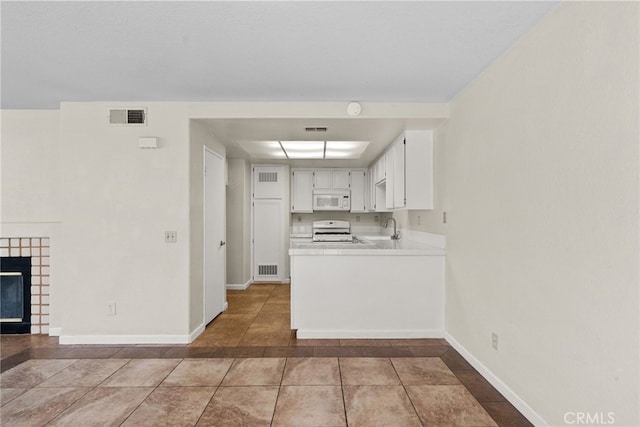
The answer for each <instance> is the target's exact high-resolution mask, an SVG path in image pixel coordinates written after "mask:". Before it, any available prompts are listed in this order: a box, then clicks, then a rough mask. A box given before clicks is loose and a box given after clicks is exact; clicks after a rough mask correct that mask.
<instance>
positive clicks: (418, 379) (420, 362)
mask: <svg viewBox="0 0 640 427" xmlns="http://www.w3.org/2000/svg"><path fill="white" fill-rule="evenodd" d="M391 363H392V364H393V366H394V367H395V368H396V372H397V373H398V375H399V376H400V381H402V384H404V385H450V384H454V385H458V384H460V381H458V378H456V376H455V375H454V374H453V372H451V370H450V369H449V368H448V367H447V365H445V364H444V362H443V361H442V360H440V358H439V357H401V358H395V357H393V358H391Z"/></svg>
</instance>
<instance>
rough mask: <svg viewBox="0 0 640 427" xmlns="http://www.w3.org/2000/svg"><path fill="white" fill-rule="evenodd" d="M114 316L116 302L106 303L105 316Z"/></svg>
mask: <svg viewBox="0 0 640 427" xmlns="http://www.w3.org/2000/svg"><path fill="white" fill-rule="evenodd" d="M115 315H116V302H115V301H109V302H108V303H107V316H115Z"/></svg>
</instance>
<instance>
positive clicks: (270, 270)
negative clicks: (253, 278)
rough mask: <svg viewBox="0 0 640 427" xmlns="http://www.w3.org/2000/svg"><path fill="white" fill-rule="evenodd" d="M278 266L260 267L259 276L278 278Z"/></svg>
mask: <svg viewBox="0 0 640 427" xmlns="http://www.w3.org/2000/svg"><path fill="white" fill-rule="evenodd" d="M277 275H278V265H277V264H273V265H258V276H277Z"/></svg>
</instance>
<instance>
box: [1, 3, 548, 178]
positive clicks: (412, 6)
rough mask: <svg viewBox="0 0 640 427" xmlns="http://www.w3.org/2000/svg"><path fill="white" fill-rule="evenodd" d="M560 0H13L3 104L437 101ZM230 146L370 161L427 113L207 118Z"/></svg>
mask: <svg viewBox="0 0 640 427" xmlns="http://www.w3.org/2000/svg"><path fill="white" fill-rule="evenodd" d="M557 3H558V2H557V1H550V2H547V1H530V2H524V1H469V2H461V1H440V2H437V1H256V2H249V1H194V2H183V1H106V2H103V1H100V2H98V1H71V2H58V1H45V2H31V1H25V2H23V1H16V2H12V1H4V0H2V2H1V3H0V13H1V40H0V41H1V48H2V49H1V64H0V65H1V84H2V86H1V89H2V92H1V99H0V101H1V106H2V108H3V109H57V108H59V103H60V102H63V101H116V102H117V101H133V102H138V101H140V102H144V101H194V102H199V101H203V102H207V101H209V102H225V101H250V102H262V101H269V102H279V101H296V102H300V101H302V102H345V105H346V102H348V101H360V102H378V103H391V102H395V103H403V102H409V103H412V102H421V103H430V102H434V103H440V102H448V101H450V100H451V99H452V98H453V97H454V96H455V95H456V94H457V93H458V92H459V91H460V90H461V89H463V88H464V87H465V86H466V85H467V84H468V83H469V82H470V81H472V80H473V79H474V78H475V77H476V76H477V75H478V74H479V73H481V72H482V70H484V69H485V68H486V67H487V66H488V65H489V64H490V63H491V62H493V61H494V60H495V59H496V58H497V57H498V56H500V55H501V54H502V53H504V52H505V51H506V50H507V49H508V48H509V47H510V46H511V45H513V43H514V42H515V41H516V40H517V39H518V38H520V37H521V36H522V35H523V34H525V33H526V32H527V31H528V30H529V29H530V28H531V27H532V26H533V25H534V24H535V23H536V22H538V21H539V20H540V19H541V18H542V17H543V16H544V15H545V14H546V13H547V12H549V10H551V9H552V8H553V7H554V6H555V5H556V4H557ZM204 122H205V123H206V124H207V126H209V127H210V129H211V131H212V132H213V133H215V134H216V136H218V138H219V139H220V140H222V141H223V143H224V144H225V145H226V146H227V154H228V156H229V157H243V158H250V159H252V160H259V159H255V158H251V157H250V156H249V155H248V153H246V152H245V151H243V150H242V149H241V147H240V146H239V145H238V142H239V141H252V140H297V139H302V140H313V139H318V138H317V136H315V135H313V136H311V135H308V134H304V133H301V132H303V129H304V127H305V126H327V127H329V131H328V132H327V134H326V136H325V138H326V139H329V140H367V141H371V143H370V144H369V146H368V147H367V150H366V151H365V153H364V154H363V157H362V158H361V159H359V160H356V161H353V160H351V161H349V160H342V161H332V162H327V161H320V163H318V162H317V161H297V162H290V163H292V164H294V165H298V166H307V165H308V166H319V165H324V166H326V165H331V166H335V165H342V166H346V167H356V166H365V165H367V164H369V163H370V161H371V160H373V159H374V158H375V157H377V156H378V155H379V154H380V153H381V152H382V150H383V149H384V146H385V145H387V144H388V143H389V142H390V141H391V140H392V139H393V138H394V137H395V136H397V135H398V134H399V133H400V132H402V130H403V129H406V128H413V129H423V128H425V129H428V128H433V127H435V126H437V125H438V124H439V123H435V122H433V121H432V122H430V121H429V120H426V119H425V120H422V121H421V120H415V119H414V120H401V119H363V118H358V119H330V120H302V119H286V120H284V119H283V120H275V119H269V120H266V119H265V120H259V119H251V120H248V119H247V120H243V119H225V120H204Z"/></svg>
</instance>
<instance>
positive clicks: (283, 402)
mask: <svg viewBox="0 0 640 427" xmlns="http://www.w3.org/2000/svg"><path fill="white" fill-rule="evenodd" d="M228 301H229V309H228V310H227V311H226V312H225V313H223V314H221V315H220V316H218V318H216V319H215V320H214V322H212V323H211V324H210V325H209V326H208V327H207V329H206V331H205V332H204V333H203V334H202V335H201V336H200V337H198V338H197V339H196V340H195V341H194V342H193V343H191V344H189V345H186V346H185V345H174V346H144V345H142V346H89V345H85V346H62V345H59V344H58V340H57V338H55V337H48V336H44V335H2V336H0V359H1V362H0V368H1V371H2V372H3V373H2V375H1V376H0V391H1V394H0V402H1V405H2V407H1V411H0V425H45V424H47V425H91V424H96V421H97V420H100V421H99V422H97V425H106V424H109V425H196V424H197V425H233V426H241V425H267V426H268V425H274V426H275V425H367V426H369V425H392V426H401V425H416V426H419V425H425V426H430V425H433V426H443V425H458V426H495V425H499V426H510V427H511V426H513V427H516V426H530V425H531V424H530V423H529V422H528V421H527V420H526V419H525V418H524V417H523V416H522V415H521V414H520V413H519V412H518V411H517V410H516V409H515V408H514V407H513V406H512V405H511V404H510V403H509V402H507V401H506V400H505V399H504V397H503V396H502V395H501V394H500V393H499V392H498V391H496V390H495V389H494V388H493V387H492V386H491V385H490V384H489V383H488V382H487V381H486V380H485V379H484V378H483V377H482V376H481V375H480V374H479V373H478V372H477V371H475V370H474V369H473V367H472V366H471V365H469V364H468V363H467V362H466V361H465V360H464V359H463V358H462V356H460V354H458V353H457V352H456V351H455V350H454V349H453V348H452V347H451V346H449V345H448V343H447V342H446V341H445V340H440V339H435V340H431V339H416V340H298V339H296V338H295V335H294V334H292V331H290V329H289V323H288V322H289V287H288V286H286V285H280V284H260V285H252V286H251V287H250V288H249V289H247V290H246V291H229V292H228Z"/></svg>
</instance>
